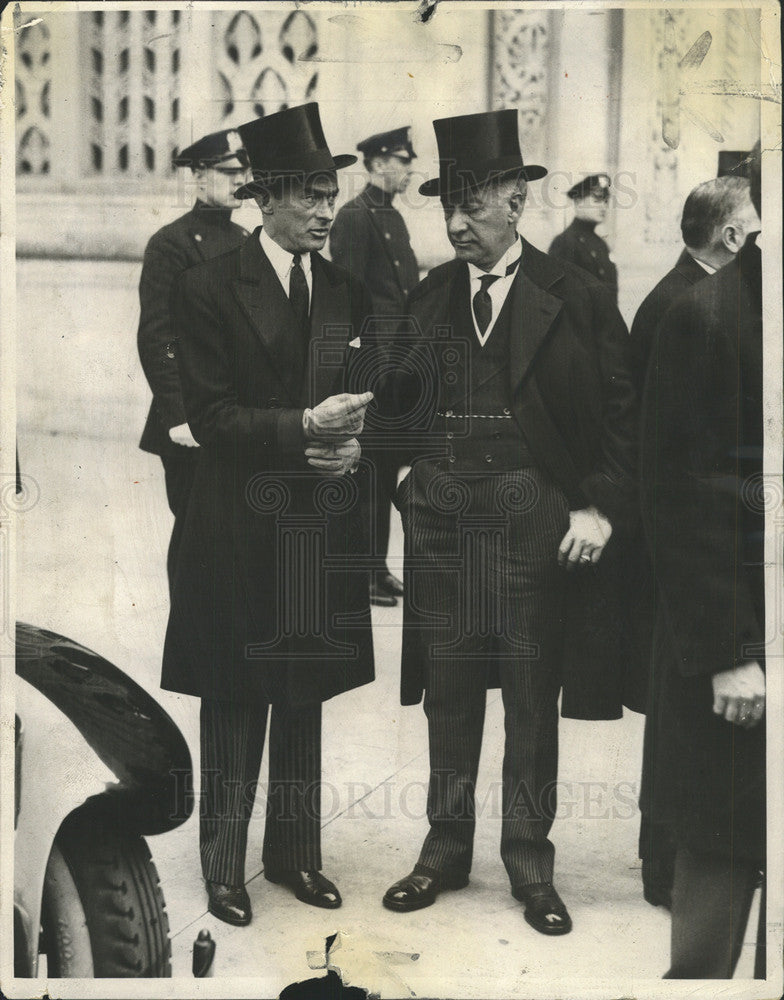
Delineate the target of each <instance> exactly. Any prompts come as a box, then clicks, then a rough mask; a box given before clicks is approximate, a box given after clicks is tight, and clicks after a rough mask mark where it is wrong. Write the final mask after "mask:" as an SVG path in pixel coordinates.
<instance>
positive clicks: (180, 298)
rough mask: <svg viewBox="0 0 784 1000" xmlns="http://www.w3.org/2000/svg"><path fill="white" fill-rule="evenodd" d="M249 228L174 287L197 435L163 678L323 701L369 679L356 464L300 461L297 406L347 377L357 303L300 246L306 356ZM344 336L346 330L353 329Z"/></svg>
mask: <svg viewBox="0 0 784 1000" xmlns="http://www.w3.org/2000/svg"><path fill="white" fill-rule="evenodd" d="M258 232H259V231H258V230H257V231H256V233H254V234H253V235H252V236H251V237H249V238H248V240H246V241H245V243H244V244H243V245H242V246H241V247H239V248H238V249H236V250H233V251H231V252H229V253H227V254H225V255H223V256H222V257H219V258H216V259H215V260H213V261H208V262H205V263H203V264H200V265H198V266H196V267H194V268H191V269H190V270H188V271H186V272H185V273H184V274H183V275H182V276H181V278H180V279H179V280H178V283H177V285H176V287H175V293H174V296H173V309H174V321H175V327H176V330H177V331H178V334H179V336H180V366H181V376H182V385H183V394H184V399H185V409H186V413H187V416H188V422H189V424H190V426H191V428H192V430H193V434H194V437H195V438H196V440H197V441H198V442H199V443H200V445H201V454H200V456H199V464H198V468H197V470H196V477H195V482H194V485H193V491H192V494H191V500H190V504H189V507H188V513H187V517H186V522H185V526H184V529H183V537H182V543H181V549H180V555H179V558H178V567H177V574H176V578H175V580H174V585H173V593H172V608H171V614H170V618H169V625H168V629H167V634H166V644H165V650H164V660H163V678H162V686H163V687H164V688H167V689H169V690H174V691H180V692H183V693H185V694H192V695H200V696H202V697H210V698H218V699H226V700H235V701H240V700H244V699H246V698H248V697H252V696H254V695H255V694H261V695H262V696H267V697H273V698H275V697H277V698H281V699H283V698H285V699H287V700H288V701H289V702H290V703H291V704H295V705H299V704H307V703H313V702H316V701H323V700H325V699H326V698H330V697H332V696H333V695H335V694H338V693H340V692H342V691H346V690H349V689H351V688H354V687H357V686H358V685H361V684H365V683H367V682H368V681H370V680H372V679H373V651H372V639H371V631H370V610H369V603H368V574H367V570H366V565H367V563H366V562H365V563H364V564H363V563H362V559H363V557H365V556H366V555H367V544H368V543H367V531H366V526H365V524H364V521H363V517H362V513H361V511H362V510H363V509H364V508H365V507H366V505H365V504H364V503H362V502H360V495H361V493H362V490H363V473H362V472H360V473H358V474H357V475H355V476H351V475H346V476H342V477H339V478H329V477H326V476H322V475H319V474H317V473H315V472H314V471H313V469H312V468H310V467H309V466H308V465H307V462H306V459H305V455H304V449H305V442H304V440H303V434H302V410H303V407H304V406H315V405H316V404H317V403H318V402H320V401H321V400H323V399H324V398H326V397H327V396H330V395H332V394H334V393H336V392H342V391H343V390H344V389H345V388H346V387H347V377H348V376H347V371H348V369H349V368H350V366H351V365H352V363H355V364H358V365H359V367H360V368H361V362H360V361H359V360H358V355H359V354H360V352H361V350H362V348H361V346H356V345H357V344H358V343H359V344H361V340H357V338H358V337H359V335H360V332H361V325H362V321H363V318H364V316H365V314H366V312H367V310H368V308H369V305H368V301H367V297H366V294H365V293H364V290H363V288H362V286H361V285H360V284H359V283H358V282H357V281H355V280H354V279H353V278H351V277H350V276H349V275H348V274H347V273H346V272H345V271H343V269H342V268H339V267H336V266H335V265H333V264H330V263H329V262H328V261H325V260H323V259H322V258H321V257H320V256H319V255H318V254H312V255H311V260H312V276H313V290H312V296H311V324H310V344H309V360H307V359H308V355H307V353H306V352H305V350H304V344H303V340H304V338H303V337H302V335H301V333H300V332H299V331H298V330H297V326H296V320H295V317H294V313H293V311H292V309H291V306H290V303H289V300H288V297H287V295H286V294H285V292H284V291H283V288H282V286H281V284H280V281H279V279H278V277H277V275H276V274H275V272H274V271H273V269H272V265H271V264H270V262H269V260H268V259H267V257H266V255H265V254H264V252H263V250H262V249H261V245H260V243H259V239H258ZM352 341H353V342H354V345H355V346H351V342H352Z"/></svg>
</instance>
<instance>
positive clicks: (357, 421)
mask: <svg viewBox="0 0 784 1000" xmlns="http://www.w3.org/2000/svg"><path fill="white" fill-rule="evenodd" d="M372 398H373V393H372V392H363V393H360V394H356V393H350V392H342V393H340V395H338V396H330V397H329V398H328V399H325V400H323V401H322V402H321V403H319V405H318V406H316V407H314V408H313V409H312V410H305V413H304V414H303V417H302V427H303V430H304V431H305V437H306V438H307V439H308V440H310V441H346V440H348V439H350V438H354V437H356V436H357V434H360V433H361V432H362V428H363V427H364V425H365V410H366V409H367V406H368V403H369V402H370V401H371V399H372Z"/></svg>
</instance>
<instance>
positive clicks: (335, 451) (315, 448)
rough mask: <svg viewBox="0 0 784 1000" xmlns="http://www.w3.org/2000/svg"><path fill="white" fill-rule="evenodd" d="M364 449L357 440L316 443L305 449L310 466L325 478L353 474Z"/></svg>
mask: <svg viewBox="0 0 784 1000" xmlns="http://www.w3.org/2000/svg"><path fill="white" fill-rule="evenodd" d="M361 454H362V449H361V448H360V446H359V441H357V439H356V438H350V439H349V440H348V441H337V442H335V443H330V442H328V441H315V442H314V443H313V444H310V445H308V447H307V448H306V449H305V455H306V456H307V459H308V465H312V466H313V468H314V469H318V471H319V472H321V473H323V475H325V476H343V475H345V474H346V473H347V472H353V471H354V470H355V469H356V467H357V464H358V463H359V456H360V455H361Z"/></svg>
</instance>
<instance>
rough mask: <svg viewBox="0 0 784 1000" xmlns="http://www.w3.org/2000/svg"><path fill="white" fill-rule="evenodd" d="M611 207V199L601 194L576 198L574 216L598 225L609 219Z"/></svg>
mask: <svg viewBox="0 0 784 1000" xmlns="http://www.w3.org/2000/svg"><path fill="white" fill-rule="evenodd" d="M609 207H610V199H609V198H608V197H607V196H606V195H604V194H602V193H600V192H596V193H592V194H589V195H588V196H587V197H585V198H575V201H574V214H575V217H576V218H578V219H583V220H585V222H594V223H596V224H598V223H600V222H604V220H605V219H606V218H607V210H608V209H609Z"/></svg>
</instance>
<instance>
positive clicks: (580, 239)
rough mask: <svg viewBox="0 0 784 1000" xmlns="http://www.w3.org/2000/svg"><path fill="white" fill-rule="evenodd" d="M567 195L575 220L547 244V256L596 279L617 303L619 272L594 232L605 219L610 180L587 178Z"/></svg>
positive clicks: (605, 176)
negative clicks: (569, 264) (551, 255)
mask: <svg viewBox="0 0 784 1000" xmlns="http://www.w3.org/2000/svg"><path fill="white" fill-rule="evenodd" d="M566 193H567V195H568V197H569V198H571V199H572V201H573V202H574V219H572V222H571V223H570V225H568V226H567V227H566V229H565V230H564V231H563V232H562V233H561V234H560V236H556V237H555V239H554V240H553V242H552V243H551V244H550V253H551V254H553V256H555V257H560V259H561V260H568V261H571V262H572V263H573V264H577V266H578V267H581V268H582V269H583V270H584V271H587V272H588V273H589V274H592V275H593V276H594V277H595V278H598V279H599V281H601V282H602V284H603V285H606V286H607V288H609V290H610V291H611V292H612V295H613V299H614V301H615V302H617V301H618V272H617V271H616V268H615V264H613V262H612V261H611V260H610V251H609V248H608V246H607V244H606V243H605V242H604V240H603V239H602V238H601V236H597V234H596V232H595V230H596V227H597V226H598V225H599V223H601V222H604V220H605V218H606V217H607V208H608V205H609V201H610V178H609V176H608V175H607V174H589V175H588V176H587V177H584V178H583V179H582V180H581V181H578V183H577V184H575V185H574V186H573V187H571V188H570V189H569V190H568V191H567V192H566Z"/></svg>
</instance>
